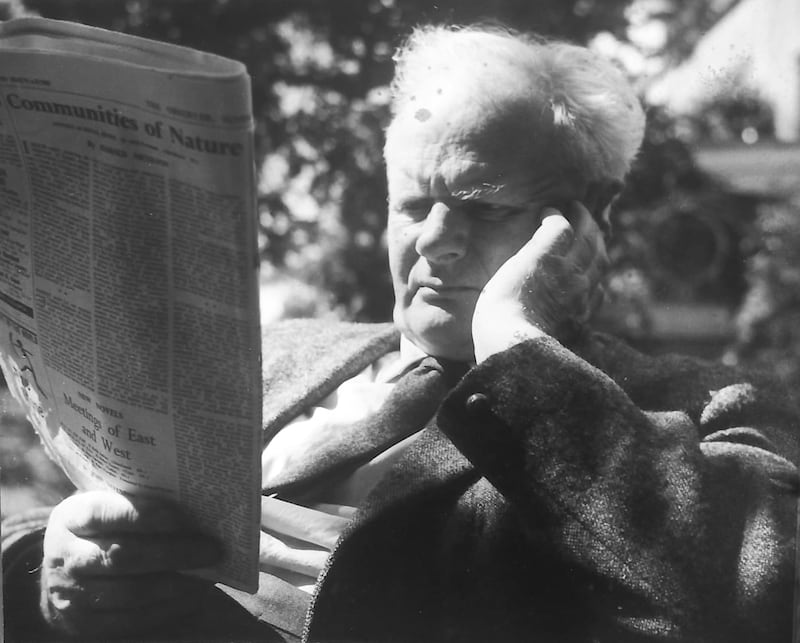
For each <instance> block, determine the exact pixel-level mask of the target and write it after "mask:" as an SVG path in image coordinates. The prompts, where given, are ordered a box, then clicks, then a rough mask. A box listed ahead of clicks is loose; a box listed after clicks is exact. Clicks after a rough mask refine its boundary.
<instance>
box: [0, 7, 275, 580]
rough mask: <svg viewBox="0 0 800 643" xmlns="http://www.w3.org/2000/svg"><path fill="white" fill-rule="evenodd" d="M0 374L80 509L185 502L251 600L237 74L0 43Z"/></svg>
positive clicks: (249, 151) (163, 54) (246, 303)
mask: <svg viewBox="0 0 800 643" xmlns="http://www.w3.org/2000/svg"><path fill="white" fill-rule="evenodd" d="M0 61H1V63H0V366H2V371H3V375H4V376H5V379H6V382H7V384H8V386H9V388H10V389H11V391H12V392H13V393H14V395H15V397H17V398H18V399H19V400H20V401H22V402H23V404H24V405H25V407H26V409H27V414H28V417H29V419H30V421H31V422H32V424H33V425H34V427H35V428H36V430H37V432H38V433H39V435H40V437H41V439H42V442H43V443H44V446H45V448H46V449H47V451H48V452H49V453H50V455H51V457H53V458H54V459H55V460H56V461H57V462H58V463H59V464H60V466H61V467H62V468H63V469H64V471H65V472H66V473H67V475H68V476H69V477H70V478H71V479H72V481H73V482H74V483H75V485H76V486H77V487H78V488H79V489H81V490H86V489H113V490H116V491H119V492H122V493H128V494H143V495H145V494H150V495H156V496H159V497H164V498H169V499H172V500H175V501H177V502H179V503H180V504H181V505H182V506H183V507H185V508H186V510H187V511H188V513H189V514H190V515H191V516H192V517H193V518H194V519H195V520H196V521H197V522H198V524H199V525H200V526H201V527H203V528H206V529H207V530H208V531H210V532H211V533H214V534H215V535H216V536H217V537H218V538H219V540H220V541H221V542H222V543H224V545H225V547H226V548H227V549H226V552H225V558H224V561H223V563H222V564H221V565H220V566H219V568H216V569H214V570H209V571H208V574H207V576H208V577H209V578H210V579H213V580H216V581H220V582H223V583H225V584H228V585H231V586H233V587H236V588H239V589H244V590H247V591H255V589H256V586H257V581H258V543H259V516H260V459H259V453H260V446H261V402H260V400H261V385H260V335H259V321H258V302H257V296H258V286H257V272H256V271H257V250H256V240H255V239H256V235H255V207H254V194H255V188H254V171H253V168H254V159H253V144H252V131H253V122H252V115H251V108H250V86H249V78H248V76H247V74H246V71H245V69H244V67H243V65H241V64H240V63H237V62H234V61H231V60H227V59H224V58H220V57H217V56H212V55H209V54H203V53H200V52H197V51H194V50H190V49H185V48H181V47H177V46H172V45H165V44H161V43H155V42H151V41H148V40H143V39H140V38H135V37H131V36H124V35H120V34H114V33H111V32H107V31H104V30H100V29H95V28H90V27H84V26H81V25H75V24H70V23H62V22H56V21H50V20H45V19H38V18H25V19H19V20H14V21H10V22H7V23H2V24H0Z"/></svg>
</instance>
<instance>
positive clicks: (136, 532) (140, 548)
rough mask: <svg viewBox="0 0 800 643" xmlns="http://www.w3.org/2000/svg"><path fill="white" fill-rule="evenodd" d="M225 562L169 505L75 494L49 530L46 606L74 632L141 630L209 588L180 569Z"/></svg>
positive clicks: (53, 517)
mask: <svg viewBox="0 0 800 643" xmlns="http://www.w3.org/2000/svg"><path fill="white" fill-rule="evenodd" d="M220 558H221V548H220V547H219V546H218V544H217V543H216V541H214V540H213V539H212V538H211V537H209V536H207V535H204V534H202V533H200V532H199V531H198V530H196V529H192V528H191V525H190V522H189V521H188V519H187V518H186V517H185V516H183V515H181V514H180V513H179V512H178V511H177V510H176V509H175V508H174V506H173V505H172V504H171V503H167V502H163V501H157V500H146V499H145V500H143V499H131V498H127V497H125V496H122V495H120V494H116V493H112V492H88V493H80V494H76V495H75V496H72V497H70V498H68V499H67V500H65V501H63V502H62V503H60V504H59V505H58V506H57V507H56V508H55V509H54V510H53V512H52V514H51V516H50V520H49V522H48V525H47V529H46V530H45V535H44V543H43V559H42V570H41V591H42V600H43V602H42V605H43V607H44V608H45V614H46V615H49V616H48V617H49V618H51V620H52V621H53V622H54V623H66V625H65V627H66V628H67V629H70V628H71V629H72V630H74V631H75V632H80V633H84V634H85V633H86V632H97V633H103V632H117V633H119V632H128V631H129V630H130V631H140V627H142V628H144V627H149V626H151V625H152V624H154V623H156V622H159V620H160V619H164V621H166V620H167V619H171V620H174V618H175V614H176V610H177V609H178V608H181V606H183V605H184V604H185V602H186V597H187V596H191V595H193V593H194V592H196V591H205V589H204V588H205V586H206V585H207V583H203V582H201V581H198V580H197V579H193V578H190V577H186V576H183V575H181V574H179V573H178V571H180V570H188V569H196V568H202V567H209V566H211V565H213V564H215V563H217V562H219V560H220ZM106 627H108V628H110V629H105V628H106Z"/></svg>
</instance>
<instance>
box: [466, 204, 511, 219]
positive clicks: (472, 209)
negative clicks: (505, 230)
mask: <svg viewBox="0 0 800 643" xmlns="http://www.w3.org/2000/svg"><path fill="white" fill-rule="evenodd" d="M525 210H526V208H524V207H520V206H515V205H502V204H499V203H484V202H475V203H465V204H464V211H465V212H466V213H467V214H468V215H469V216H471V217H474V218H476V219H480V220H483V221H503V220H505V219H509V218H511V217H514V216H517V215H518V214H522V213H523V212H525Z"/></svg>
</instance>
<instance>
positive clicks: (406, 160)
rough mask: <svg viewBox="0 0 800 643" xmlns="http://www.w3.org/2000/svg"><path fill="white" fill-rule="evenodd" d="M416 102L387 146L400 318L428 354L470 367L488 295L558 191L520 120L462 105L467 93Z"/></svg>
mask: <svg viewBox="0 0 800 643" xmlns="http://www.w3.org/2000/svg"><path fill="white" fill-rule="evenodd" d="M417 104H419V108H418V109H416V111H414V110H413V109H407V110H405V111H406V113H401V114H399V115H398V116H397V118H396V120H395V122H394V124H393V126H392V127H391V128H390V131H389V133H388V139H387V148H386V163H387V175H388V187H389V219H388V244H389V265H390V269H391V273H392V280H393V285H394V291H395V309H394V319H395V323H396V325H397V326H398V327H399V328H400V329H401V330H402V331H403V333H404V334H405V335H406V336H408V337H409V339H411V340H412V341H413V342H414V343H415V344H417V345H418V346H420V347H421V348H422V349H424V350H425V351H426V352H427V353H429V354H432V355H435V356H439V357H446V358H450V359H460V360H472V359H473V345H472V314H473V311H474V310H475V304H476V302H477V300H478V296H479V295H480V293H481V289H482V288H483V287H484V286H485V285H486V283H487V282H488V281H489V279H490V278H491V277H492V275H494V273H495V272H496V271H497V269H498V268H499V267H500V266H501V265H503V263H504V262H505V261H506V260H507V259H508V258H509V257H511V256H512V255H513V254H515V253H516V252H517V251H518V250H519V249H520V248H521V247H522V246H523V245H524V244H525V243H526V242H527V241H528V240H529V239H530V238H531V236H532V235H533V233H534V232H535V231H536V229H537V228H538V226H539V224H540V216H539V213H540V212H541V210H542V209H543V208H544V206H545V205H547V199H548V198H550V196H551V194H550V192H549V190H548V189H547V182H546V181H543V179H542V175H544V174H546V172H543V171H541V168H540V169H539V170H537V168H536V167H532V164H533V165H535V164H536V163H535V162H534V161H533V159H535V158H536V157H538V156H539V155H540V153H541V150H538V151H535V152H534V151H533V150H532V149H531V145H534V146H535V145H536V141H535V140H534V141H531V133H530V131H527V132H525V131H523V130H522V128H521V127H518V126H517V123H518V122H519V120H518V119H509V118H508V117H505V118H501V117H498V116H496V113H486V110H483V109H481V108H478V107H472V108H465V107H464V106H465V105H470V102H469V97H468V96H462V97H461V100H455V101H453V100H442V101H438V102H437V100H436V99H435V98H434V99H433V100H432V101H431V102H428V103H425V102H423V101H421V104H420V103H417ZM473 104H474V103H473Z"/></svg>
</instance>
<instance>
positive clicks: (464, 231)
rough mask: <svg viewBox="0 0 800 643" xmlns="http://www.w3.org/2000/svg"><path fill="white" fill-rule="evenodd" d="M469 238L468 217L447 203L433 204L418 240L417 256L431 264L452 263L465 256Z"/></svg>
mask: <svg viewBox="0 0 800 643" xmlns="http://www.w3.org/2000/svg"><path fill="white" fill-rule="evenodd" d="M469 234H470V221H469V217H467V216H466V215H465V214H464V213H463V212H459V211H458V210H457V209H453V208H451V207H449V206H448V205H447V204H445V203H441V202H437V203H434V204H433V206H432V207H431V209H430V212H428V215H427V216H426V217H425V221H424V222H423V224H422V231H421V232H420V234H419V236H418V237H417V243H416V250H417V254H419V255H420V256H421V257H425V258H426V259H427V260H428V261H430V262H431V263H438V264H447V263H453V262H454V261H457V260H458V259H460V258H461V257H463V256H464V255H465V254H466V252H467V247H468V244H469Z"/></svg>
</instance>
